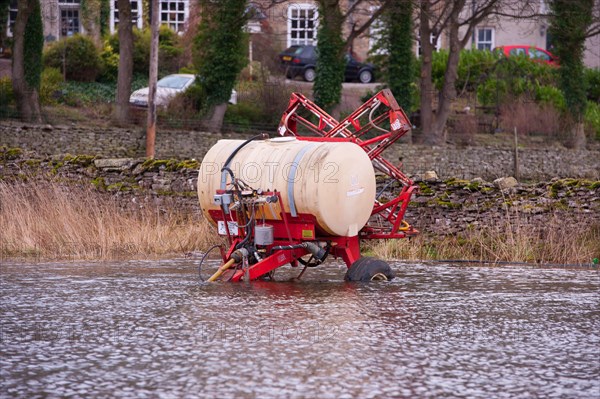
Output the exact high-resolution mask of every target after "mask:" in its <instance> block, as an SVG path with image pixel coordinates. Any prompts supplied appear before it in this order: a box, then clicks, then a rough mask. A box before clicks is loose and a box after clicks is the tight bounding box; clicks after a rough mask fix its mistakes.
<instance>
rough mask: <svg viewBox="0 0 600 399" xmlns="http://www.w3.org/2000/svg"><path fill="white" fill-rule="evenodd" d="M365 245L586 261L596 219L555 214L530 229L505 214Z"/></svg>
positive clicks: (454, 255) (483, 257) (381, 250)
mask: <svg viewBox="0 0 600 399" xmlns="http://www.w3.org/2000/svg"><path fill="white" fill-rule="evenodd" d="M369 249H370V251H371V252H373V254H374V255H375V256H377V257H381V258H384V259H406V260H457V259H460V260H472V261H480V262H492V263H494V262H532V263H540V264H545V263H546V264H547V263H552V264H590V263H591V262H592V259H594V258H597V257H598V255H600V224H598V222H597V221H595V222H593V223H591V224H587V225H569V226H566V225H562V224H561V223H560V220H559V219H558V218H555V219H554V220H549V221H548V223H547V224H546V225H544V226H542V227H539V228H537V229H531V228H529V227H523V226H522V225H520V224H519V223H518V221H517V222H515V221H514V220H513V221H512V222H511V221H508V219H507V221H504V222H502V223H499V224H496V225H490V226H485V227H480V228H477V229H473V228H470V229H466V230H465V231H464V232H463V233H462V234H458V235H448V236H436V237H429V238H427V237H426V236H419V237H417V238H415V239H412V240H410V241H409V240H389V241H377V242H374V243H373V244H372V245H371V246H370V248H369Z"/></svg>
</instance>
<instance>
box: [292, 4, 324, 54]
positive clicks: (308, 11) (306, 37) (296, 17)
mask: <svg viewBox="0 0 600 399" xmlns="http://www.w3.org/2000/svg"><path fill="white" fill-rule="evenodd" d="M318 21H319V12H318V11H317V7H315V6H314V5H312V4H292V5H290V7H289V8H288V35H287V45H288V47H290V46H293V45H298V44H312V45H314V44H316V43H317V26H318Z"/></svg>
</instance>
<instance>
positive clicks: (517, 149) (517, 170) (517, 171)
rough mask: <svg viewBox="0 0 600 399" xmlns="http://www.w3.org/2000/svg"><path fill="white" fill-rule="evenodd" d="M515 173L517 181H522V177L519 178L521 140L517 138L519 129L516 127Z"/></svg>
mask: <svg viewBox="0 0 600 399" xmlns="http://www.w3.org/2000/svg"><path fill="white" fill-rule="evenodd" d="M513 160H514V165H513V166H514V172H515V175H514V177H515V179H517V181H518V180H520V176H519V140H518V136H517V127H516V126H515V153H514V157H513Z"/></svg>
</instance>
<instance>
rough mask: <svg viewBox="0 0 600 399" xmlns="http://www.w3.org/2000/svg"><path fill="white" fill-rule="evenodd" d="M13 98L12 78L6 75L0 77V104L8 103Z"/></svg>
mask: <svg viewBox="0 0 600 399" xmlns="http://www.w3.org/2000/svg"><path fill="white" fill-rule="evenodd" d="M14 100H15V97H14V94H13V88H12V80H11V79H10V78H9V77H8V76H4V77H2V78H0V105H2V108H4V106H7V105H10V104H12V103H13V101H14Z"/></svg>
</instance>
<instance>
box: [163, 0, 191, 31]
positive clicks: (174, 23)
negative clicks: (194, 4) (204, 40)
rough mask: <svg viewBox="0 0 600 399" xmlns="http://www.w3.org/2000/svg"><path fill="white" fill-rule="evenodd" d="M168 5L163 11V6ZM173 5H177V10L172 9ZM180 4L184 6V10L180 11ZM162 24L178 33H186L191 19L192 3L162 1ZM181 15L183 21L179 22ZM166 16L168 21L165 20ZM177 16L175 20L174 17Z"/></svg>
mask: <svg viewBox="0 0 600 399" xmlns="http://www.w3.org/2000/svg"><path fill="white" fill-rule="evenodd" d="M165 4H166V10H163V5H165ZM171 4H176V6H175V9H174V10H172V9H171ZM179 4H183V10H180V9H179V8H180V7H179ZM158 8H159V10H158V12H159V13H160V24H161V25H166V26H168V27H169V28H171V29H172V30H173V31H175V32H177V33H183V32H185V30H186V28H187V22H188V19H189V17H190V2H189V0H160V4H159V7H158ZM179 15H183V20H182V21H180V20H179ZM165 16H166V19H165ZM173 16H175V19H173V18H172V17H173Z"/></svg>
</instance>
